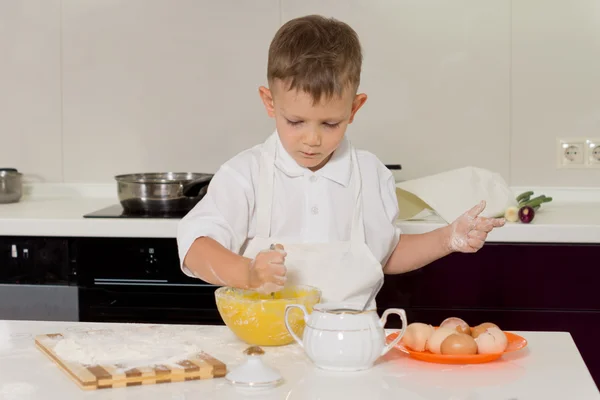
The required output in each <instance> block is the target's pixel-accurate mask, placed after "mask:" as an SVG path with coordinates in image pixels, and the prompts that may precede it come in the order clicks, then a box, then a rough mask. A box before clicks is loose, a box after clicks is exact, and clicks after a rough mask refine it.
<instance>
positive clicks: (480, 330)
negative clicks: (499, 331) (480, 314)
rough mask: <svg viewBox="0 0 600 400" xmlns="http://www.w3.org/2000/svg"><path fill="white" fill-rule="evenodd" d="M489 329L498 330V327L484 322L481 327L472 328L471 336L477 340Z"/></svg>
mask: <svg viewBox="0 0 600 400" xmlns="http://www.w3.org/2000/svg"><path fill="white" fill-rule="evenodd" d="M487 328H498V325H496V324H493V323H491V322H484V323H483V324H481V325H477V326H476V327H474V328H471V336H473V339H477V337H478V336H479V335H481V334H482V333H483V332H485V330H486V329H487Z"/></svg>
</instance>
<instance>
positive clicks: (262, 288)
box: [250, 244, 287, 293]
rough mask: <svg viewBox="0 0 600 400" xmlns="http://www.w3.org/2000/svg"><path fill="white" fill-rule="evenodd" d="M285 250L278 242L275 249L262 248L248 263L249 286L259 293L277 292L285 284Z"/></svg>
mask: <svg viewBox="0 0 600 400" xmlns="http://www.w3.org/2000/svg"><path fill="white" fill-rule="evenodd" d="M286 255H287V254H286V252H285V251H284V250H283V246H282V245H280V244H278V245H276V246H275V250H270V249H268V250H263V251H261V252H260V253H258V254H257V255H256V258H255V259H254V260H252V262H251V263H250V287H251V288H253V289H255V290H256V291H257V292H260V293H272V292H278V291H280V290H281V289H283V286H284V285H285V279H286V278H285V274H286V272H287V270H286V268H285V265H284V262H285V256H286Z"/></svg>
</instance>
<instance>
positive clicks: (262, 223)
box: [256, 133, 365, 243]
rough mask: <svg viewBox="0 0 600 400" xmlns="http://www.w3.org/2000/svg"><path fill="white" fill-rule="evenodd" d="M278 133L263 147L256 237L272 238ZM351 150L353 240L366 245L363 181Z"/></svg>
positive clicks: (355, 157) (353, 150)
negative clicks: (353, 201)
mask: <svg viewBox="0 0 600 400" xmlns="http://www.w3.org/2000/svg"><path fill="white" fill-rule="evenodd" d="M277 135H278V134H277V133H275V134H273V135H272V136H271V137H269V138H268V139H267V140H266V141H265V143H264V144H263V146H261V157H260V172H259V180H258V192H257V195H256V236H258V237H263V238H268V237H270V236H271V210H272V206H273V193H274V190H273V187H274V177H275V157H276V154H277V140H278V137H277ZM350 149H351V159H352V175H351V178H350V188H351V189H353V197H354V200H355V203H354V204H355V205H354V210H353V213H352V231H351V234H350V236H351V240H352V241H356V242H360V243H364V242H365V231H364V230H365V227H364V222H363V202H362V195H361V194H362V179H361V175H360V169H359V166H358V156H357V153H356V150H355V149H354V147H353V146H350Z"/></svg>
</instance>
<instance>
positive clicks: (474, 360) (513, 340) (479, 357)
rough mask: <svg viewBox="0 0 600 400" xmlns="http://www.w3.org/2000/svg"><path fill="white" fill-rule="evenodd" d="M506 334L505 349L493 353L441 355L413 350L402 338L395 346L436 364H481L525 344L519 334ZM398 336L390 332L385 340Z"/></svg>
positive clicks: (389, 340) (524, 340) (523, 346)
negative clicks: (501, 351)
mask: <svg viewBox="0 0 600 400" xmlns="http://www.w3.org/2000/svg"><path fill="white" fill-rule="evenodd" d="M504 333H505V334H506V338H507V339H508V345H507V346H506V350H504V352H503V353H494V354H469V355H443V354H435V353H432V352H430V351H428V350H425V351H414V350H411V349H409V348H408V347H406V346H404V344H403V343H402V340H400V342H398V344H396V346H395V347H396V348H397V349H398V350H400V351H402V352H404V353H406V354H408V355H410V356H411V357H412V358H415V359H417V360H421V361H426V362H431V363H438V364H482V363H487V362H490V361H494V360H497V359H498V358H500V357H502V355H503V354H505V353H510V352H513V351H518V350H521V349H523V348H525V347H526V346H527V340H526V339H525V338H524V337H522V336H519V335H516V334H514V333H511V332H504ZM397 336H398V333H397V332H394V333H391V334H389V335H388V336H387V341H388V343H390V342H391V341H392V340H394V339H395V338H396V337H397Z"/></svg>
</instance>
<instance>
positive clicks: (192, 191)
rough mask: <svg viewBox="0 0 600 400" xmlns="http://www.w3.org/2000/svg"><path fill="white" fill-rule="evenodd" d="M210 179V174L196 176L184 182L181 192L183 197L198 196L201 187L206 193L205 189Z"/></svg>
mask: <svg viewBox="0 0 600 400" xmlns="http://www.w3.org/2000/svg"><path fill="white" fill-rule="evenodd" d="M211 179H212V175H211V176H205V177H202V178H198V179H195V180H193V181H191V182H189V183H186V184H185V185H183V188H182V189H181V193H182V194H183V195H184V196H185V197H198V196H199V195H200V192H201V191H202V189H205V190H204V193H206V189H208V184H209V183H210V180H211Z"/></svg>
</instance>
